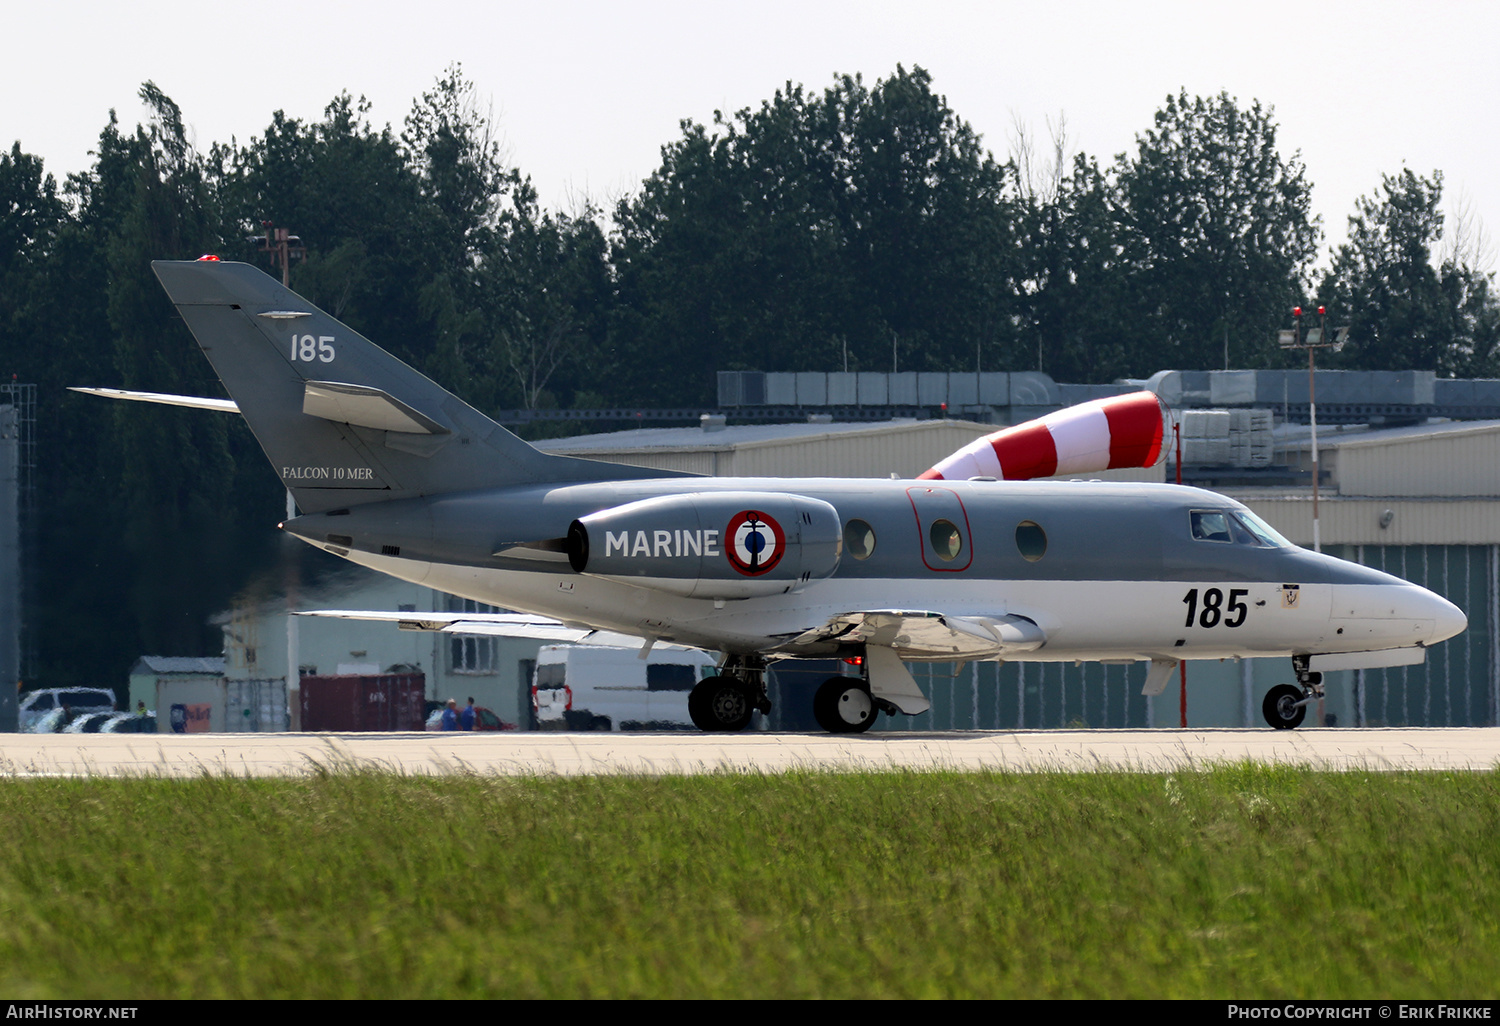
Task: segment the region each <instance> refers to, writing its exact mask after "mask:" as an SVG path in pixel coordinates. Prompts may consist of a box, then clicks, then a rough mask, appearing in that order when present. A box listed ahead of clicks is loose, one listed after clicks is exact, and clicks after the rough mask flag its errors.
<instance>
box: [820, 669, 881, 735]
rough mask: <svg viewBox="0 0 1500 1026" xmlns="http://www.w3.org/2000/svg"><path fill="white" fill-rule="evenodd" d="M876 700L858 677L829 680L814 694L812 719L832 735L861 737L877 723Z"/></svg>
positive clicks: (832, 678) (831, 678)
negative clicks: (858, 735) (857, 735)
mask: <svg viewBox="0 0 1500 1026" xmlns="http://www.w3.org/2000/svg"><path fill="white" fill-rule="evenodd" d="M876 712H878V710H877V709H876V708H875V700H874V699H873V698H872V697H871V696H870V691H869V689H868V688H866V687H865V685H864V682H863V681H862V680H860V679H859V678H858V677H829V678H828V679H827V680H825V681H824V682H823V683H822V684H821V685H820V686H819V687H818V690H817V693H816V694H814V695H813V718H814V719H816V720H817V721H818V726H820V727H822V728H823V729H824V730H826V731H828V732H829V733H830V734H860V733H863V732H864V731H866V730H869V729H870V727H871V725H872V724H874V722H875V714H876Z"/></svg>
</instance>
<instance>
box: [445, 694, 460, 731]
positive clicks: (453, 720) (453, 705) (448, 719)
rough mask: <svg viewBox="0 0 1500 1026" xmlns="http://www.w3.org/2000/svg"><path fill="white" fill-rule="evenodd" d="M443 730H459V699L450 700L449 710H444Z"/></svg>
mask: <svg viewBox="0 0 1500 1026" xmlns="http://www.w3.org/2000/svg"><path fill="white" fill-rule="evenodd" d="M443 729H444V730H457V729H458V699H456V698H450V699H448V708H446V709H444V710H443Z"/></svg>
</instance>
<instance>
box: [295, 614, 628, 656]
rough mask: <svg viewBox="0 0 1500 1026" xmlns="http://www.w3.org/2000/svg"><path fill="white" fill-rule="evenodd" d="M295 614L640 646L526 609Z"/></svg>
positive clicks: (426, 628) (488, 634) (450, 631)
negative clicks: (487, 611)
mask: <svg viewBox="0 0 1500 1026" xmlns="http://www.w3.org/2000/svg"><path fill="white" fill-rule="evenodd" d="M297 615H298V616H323V617H333V618H335V619H340V620H375V621H379V622H383V623H393V624H395V625H396V626H397V627H399V628H400V629H401V630H404V631H439V632H441V633H443V634H467V635H481V636H484V637H492V638H533V639H535V640H538V641H555V642H559V643H563V644H592V645H618V646H620V647H623V648H639V647H640V645H641V639H640V638H637V637H633V636H631V635H628V634H615V633H613V632H611V631H597V630H594V629H593V628H592V627H575V626H570V625H568V624H565V623H563V622H562V621H561V620H552V619H549V618H547V617H542V616H529V615H527V614H525V613H429V612H401V613H391V612H385V611H380V610H369V609H307V610H299V611H298V613H297Z"/></svg>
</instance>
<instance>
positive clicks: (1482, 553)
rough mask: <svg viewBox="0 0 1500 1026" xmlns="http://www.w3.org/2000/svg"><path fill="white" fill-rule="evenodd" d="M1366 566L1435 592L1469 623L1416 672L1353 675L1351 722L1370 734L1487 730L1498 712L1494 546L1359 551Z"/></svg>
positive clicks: (1497, 555) (1498, 559) (1497, 553)
mask: <svg viewBox="0 0 1500 1026" xmlns="http://www.w3.org/2000/svg"><path fill="white" fill-rule="evenodd" d="M1348 555H1349V558H1354V559H1357V560H1358V561H1359V562H1361V563H1364V564H1365V565H1366V566H1372V567H1375V568H1376V569H1378V570H1384V571H1385V572H1386V573H1390V574H1395V575H1396V576H1397V577H1401V578H1403V579H1405V580H1408V581H1411V582H1412V583H1413V584H1420V585H1422V586H1423V587H1424V588H1428V589H1430V590H1432V591H1435V592H1437V593H1438V594H1439V595H1442V596H1443V597H1444V598H1446V599H1448V600H1449V601H1450V602H1452V603H1454V604H1455V605H1457V606H1458V607H1459V608H1460V609H1462V610H1463V611H1464V612H1465V613H1467V614H1468V616H1469V629H1468V630H1467V631H1465V632H1464V633H1463V634H1460V635H1459V636H1458V637H1456V638H1453V639H1451V640H1449V641H1445V642H1443V643H1442V644H1441V645H1437V646H1435V647H1434V648H1432V649H1431V650H1430V651H1429V652H1428V653H1427V661H1426V662H1425V663H1423V664H1422V665H1421V666H1396V667H1390V668H1388V669H1379V670H1360V671H1357V672H1356V673H1355V674H1354V682H1353V686H1354V695H1355V704H1356V708H1357V714H1356V722H1357V723H1359V724H1360V725H1362V726H1371V727H1380V726H1388V727H1408V726H1409V727H1478V726H1492V725H1494V724H1495V723H1496V721H1497V708H1500V691H1497V687H1500V667H1497V665H1496V664H1497V645H1496V640H1497V639H1496V636H1495V612H1496V601H1497V595H1496V575H1497V568H1500V547H1497V546H1493V545H1403V546H1394V545H1361V546H1358V547H1357V549H1356V550H1355V551H1354V552H1352V553H1349V554H1348Z"/></svg>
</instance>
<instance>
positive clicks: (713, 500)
mask: <svg viewBox="0 0 1500 1026" xmlns="http://www.w3.org/2000/svg"><path fill="white" fill-rule="evenodd" d="M842 547H843V531H842V527H841V525H840V523H839V514H838V510H836V509H834V508H833V506H831V505H830V504H828V503H826V502H824V501H822V500H821V499H809V498H807V497H806V496H803V495H790V494H787V493H784V492H771V493H766V492H690V493H688V494H686V495H664V496H660V497H658V498H654V499H642V500H640V501H639V502H630V503H626V504H625V505H623V506H615V507H613V508H611V509H605V510H600V511H599V512H598V513H591V514H589V515H588V516H586V517H583V518H582V519H579V520H575V521H573V523H572V525H571V526H570V527H569V528H568V539H567V550H568V562H569V564H571V565H572V567H573V569H574V570H576V571H577V572H578V573H581V574H589V575H591V576H594V577H604V578H608V579H610V580H614V581H621V582H624V583H626V584H634V585H637V586H640V587H643V588H656V589H659V590H661V591H668V592H671V593H672V594H674V595H684V596H687V597H689V598H711V599H743V598H754V597H757V596H761V595H779V594H782V593H784V592H789V591H796V590H798V589H800V588H801V587H803V586H804V585H806V584H807V583H808V582H809V581H816V580H822V579H823V578H825V577H828V576H830V575H832V574H833V572H834V571H835V570H837V569H838V565H839V553H840V550H841V549H842Z"/></svg>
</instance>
